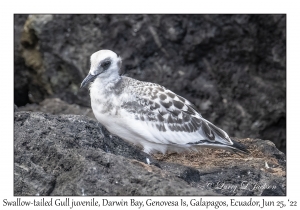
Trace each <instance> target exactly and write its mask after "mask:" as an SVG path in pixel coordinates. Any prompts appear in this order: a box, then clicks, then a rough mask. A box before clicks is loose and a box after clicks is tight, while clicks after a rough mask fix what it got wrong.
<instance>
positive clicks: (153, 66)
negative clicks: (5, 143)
mask: <svg viewBox="0 0 300 210" xmlns="http://www.w3.org/2000/svg"><path fill="white" fill-rule="evenodd" d="M25 17H26V16H24V15H15V34H16V35H15V73H14V74H15V103H16V105H17V106H23V105H25V104H26V103H28V102H29V103H40V102H41V101H43V100H44V99H46V98H48V97H57V98H60V99H61V100H63V101H66V102H67V103H69V104H78V105H81V106H85V107H90V103H89V101H90V100H89V95H88V93H87V91H86V89H82V90H81V89H79V86H80V83H81V81H82V80H83V78H84V77H85V76H86V74H87V72H88V70H89V56H90V55H91V54H92V53H93V52H95V51H98V50H100V49H111V50H113V51H115V52H117V53H118V54H119V55H121V57H122V58H123V67H122V71H123V72H126V74H127V75H128V76H131V77H134V78H136V79H140V80H144V81H150V82H155V83H159V84H161V85H163V86H165V87H167V88H169V89H171V90H173V91H174V92H176V93H178V94H180V95H182V96H183V97H185V98H187V99H188V100H190V101H191V102H193V103H194V104H195V105H196V107H197V108H198V109H199V110H200V112H201V114H202V115H203V116H204V117H205V118H206V119H208V120H209V121H211V122H213V123H215V124H216V125H217V126H219V127H221V128H222V129H224V130H226V131H227V132H228V133H229V135H230V136H237V137H240V138H243V137H251V138H261V139H269V140H271V141H273V142H274V143H275V144H276V146H277V147H278V148H279V149H280V150H281V151H283V152H285V148H286V147H285V142H286V15H284V14H275V15H255V14H254V15H184V14H181V15H141V14H136V15H49V14H47V15H29V16H28V17H27V20H26V23H25V24H24V21H25ZM21 29H22V30H21ZM21 32H22V33H21ZM20 46H21V48H22V50H20V49H19V48H20Z"/></svg>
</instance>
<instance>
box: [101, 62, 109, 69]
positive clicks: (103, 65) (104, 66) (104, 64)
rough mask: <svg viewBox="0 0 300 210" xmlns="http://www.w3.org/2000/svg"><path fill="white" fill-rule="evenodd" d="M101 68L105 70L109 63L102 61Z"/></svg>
mask: <svg viewBox="0 0 300 210" xmlns="http://www.w3.org/2000/svg"><path fill="white" fill-rule="evenodd" d="M101 66H102V68H104V69H107V68H108V67H109V66H110V61H104V62H103V63H102V64H101Z"/></svg>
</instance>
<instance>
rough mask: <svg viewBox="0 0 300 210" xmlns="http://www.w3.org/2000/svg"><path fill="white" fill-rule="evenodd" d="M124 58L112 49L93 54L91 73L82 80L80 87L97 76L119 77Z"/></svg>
mask: <svg viewBox="0 0 300 210" xmlns="http://www.w3.org/2000/svg"><path fill="white" fill-rule="evenodd" d="M121 63H122V59H121V58H120V56H118V55H117V54H116V53H114V52H113V51H111V50H100V51H97V52H95V53H93V54H92V55H91V68H90V71H89V74H88V75H87V76H86V78H85V79H84V80H83V81H82V83H81V86H80V87H84V86H86V85H88V84H89V83H90V82H92V81H94V80H95V79H96V78H97V77H99V78H102V79H103V80H114V79H116V78H118V77H119V70H120V68H121Z"/></svg>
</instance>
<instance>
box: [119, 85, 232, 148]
mask: <svg viewBox="0 0 300 210" xmlns="http://www.w3.org/2000/svg"><path fill="white" fill-rule="evenodd" d="M132 88H133V89H134V90H133V91H132V92H133V94H132V95H135V97H134V98H132V99H131V100H129V101H125V102H123V104H122V105H121V107H122V108H123V109H125V110H126V111H127V112H129V113H131V114H132V115H133V116H134V118H135V119H136V120H140V121H143V122H146V124H148V125H149V126H150V124H151V125H155V126H156V128H157V130H158V131H159V132H160V133H161V135H162V136H163V135H164V133H165V132H174V133H175V134H176V135H172V139H168V141H169V142H171V143H173V144H194V145H197V144H200V142H201V143H205V142H209V143H210V144H213V143H214V142H216V143H221V144H226V145H231V144H232V141H231V140H230V138H229V137H228V135H227V134H226V133H225V132H224V131H223V130H221V129H220V128H218V127H216V126H215V125H213V124H211V123H210V122H208V121H207V120H205V119H204V118H202V116H201V115H200V113H198V112H197V111H196V108H195V106H194V105H192V104H191V103H190V102H189V101H188V100H186V99H184V98H182V97H181V96H179V95H176V94H175V93H173V92H172V91H170V90H168V89H166V88H164V87H162V86H159V85H156V84H152V83H143V84H141V85H136V86H132ZM134 93H135V94H134ZM165 136H167V135H166V134H165ZM176 137H178V139H176Z"/></svg>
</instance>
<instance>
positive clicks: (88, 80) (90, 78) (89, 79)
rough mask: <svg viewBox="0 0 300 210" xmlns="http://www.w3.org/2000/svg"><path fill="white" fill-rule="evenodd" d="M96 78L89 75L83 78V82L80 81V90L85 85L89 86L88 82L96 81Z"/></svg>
mask: <svg viewBox="0 0 300 210" xmlns="http://www.w3.org/2000/svg"><path fill="white" fill-rule="evenodd" d="M97 76H98V74H95V75H91V74H90V73H89V74H88V75H87V76H86V78H84V80H83V81H82V83H81V85H80V88H83V87H85V86H86V85H87V84H89V83H90V82H92V81H94V80H95V79H96V77H97Z"/></svg>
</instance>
